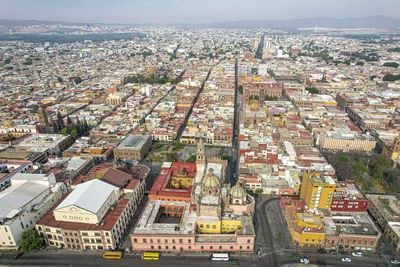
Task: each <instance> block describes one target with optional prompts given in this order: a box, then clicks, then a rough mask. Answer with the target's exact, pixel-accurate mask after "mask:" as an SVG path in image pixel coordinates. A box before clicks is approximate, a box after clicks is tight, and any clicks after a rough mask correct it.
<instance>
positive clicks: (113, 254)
mask: <svg viewBox="0 0 400 267" xmlns="http://www.w3.org/2000/svg"><path fill="white" fill-rule="evenodd" d="M121 258H122V252H121V251H106V252H104V253H103V259H121Z"/></svg>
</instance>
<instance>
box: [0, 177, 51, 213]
mask: <svg viewBox="0 0 400 267" xmlns="http://www.w3.org/2000/svg"><path fill="white" fill-rule="evenodd" d="M48 189H49V186H45V185H42V184H40V183H36V182H24V183H21V184H18V185H11V186H10V187H9V188H7V189H5V190H4V191H2V192H1V193H0V203H1V205H0V218H8V219H11V218H13V217H14V216H15V215H17V214H18V213H19V211H20V210H21V209H22V208H23V207H24V206H25V205H27V204H28V203H29V202H31V201H32V200H33V199H35V198H36V197H38V196H39V195H40V194H42V193H43V192H44V191H46V190H48Z"/></svg>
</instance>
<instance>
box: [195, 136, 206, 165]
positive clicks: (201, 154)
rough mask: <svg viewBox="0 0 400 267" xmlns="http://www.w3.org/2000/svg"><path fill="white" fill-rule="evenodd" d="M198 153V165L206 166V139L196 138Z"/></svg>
mask: <svg viewBox="0 0 400 267" xmlns="http://www.w3.org/2000/svg"><path fill="white" fill-rule="evenodd" d="M196 143H197V152H196V164H206V152H205V145H204V138H203V137H198V138H196Z"/></svg>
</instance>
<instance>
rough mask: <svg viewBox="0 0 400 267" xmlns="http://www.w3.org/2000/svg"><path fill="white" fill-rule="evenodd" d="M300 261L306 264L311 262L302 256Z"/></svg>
mask: <svg viewBox="0 0 400 267" xmlns="http://www.w3.org/2000/svg"><path fill="white" fill-rule="evenodd" d="M300 262H301V263H304V264H309V263H310V260H309V259H308V258H306V257H304V258H301V259H300Z"/></svg>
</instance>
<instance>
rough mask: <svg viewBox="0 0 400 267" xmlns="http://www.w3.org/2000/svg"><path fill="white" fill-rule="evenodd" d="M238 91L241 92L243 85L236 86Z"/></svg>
mask: <svg viewBox="0 0 400 267" xmlns="http://www.w3.org/2000/svg"><path fill="white" fill-rule="evenodd" d="M238 91H239V93H240V94H243V85H239V86H238Z"/></svg>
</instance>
